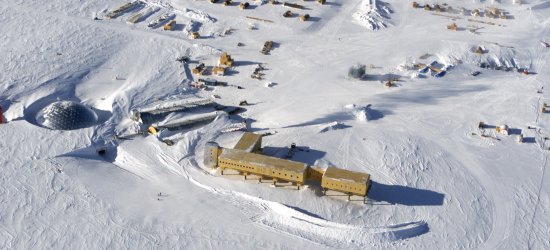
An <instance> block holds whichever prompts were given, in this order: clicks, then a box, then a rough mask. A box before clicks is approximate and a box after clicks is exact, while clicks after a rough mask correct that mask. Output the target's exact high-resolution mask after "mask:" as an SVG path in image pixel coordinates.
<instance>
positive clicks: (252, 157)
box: [220, 148, 307, 174]
mask: <svg viewBox="0 0 550 250" xmlns="http://www.w3.org/2000/svg"><path fill="white" fill-rule="evenodd" d="M223 159H228V160H232V161H237V162H240V163H243V164H248V165H253V166H257V167H264V168H265V167H267V168H276V169H281V170H285V171H290V172H296V173H301V174H303V173H304V171H305V170H306V168H307V165H306V164H305V163H301V162H295V161H290V160H285V159H280V158H275V157H271V156H266V155H261V154H254V153H248V152H245V151H242V150H237V149H228V148H224V149H223V152H222V153H221V154H220V160H223Z"/></svg>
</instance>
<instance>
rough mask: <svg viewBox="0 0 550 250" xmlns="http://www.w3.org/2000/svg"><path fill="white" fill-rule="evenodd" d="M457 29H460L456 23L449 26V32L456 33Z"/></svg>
mask: <svg viewBox="0 0 550 250" xmlns="http://www.w3.org/2000/svg"><path fill="white" fill-rule="evenodd" d="M457 28H458V26H457V25H456V23H451V24H449V25H447V29H448V30H452V31H456V29H457Z"/></svg>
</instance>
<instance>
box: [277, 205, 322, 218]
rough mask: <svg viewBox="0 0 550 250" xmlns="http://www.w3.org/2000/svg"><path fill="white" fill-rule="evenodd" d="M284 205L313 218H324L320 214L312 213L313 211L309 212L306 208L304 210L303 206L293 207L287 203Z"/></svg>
mask: <svg viewBox="0 0 550 250" xmlns="http://www.w3.org/2000/svg"><path fill="white" fill-rule="evenodd" d="M285 206H287V207H289V208H292V209H294V210H296V211H298V212H300V213H303V214H306V215H309V216H311V217H313V218H317V219H321V220H324V219H325V218H323V217H321V216H319V215H317V214H314V213H312V212H310V211H307V210H305V209H303V208H299V207H294V206H289V205H285Z"/></svg>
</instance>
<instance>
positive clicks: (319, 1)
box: [317, 0, 327, 5]
mask: <svg viewBox="0 0 550 250" xmlns="http://www.w3.org/2000/svg"><path fill="white" fill-rule="evenodd" d="M317 3H319V4H320V5H323V4H325V3H327V0H317Z"/></svg>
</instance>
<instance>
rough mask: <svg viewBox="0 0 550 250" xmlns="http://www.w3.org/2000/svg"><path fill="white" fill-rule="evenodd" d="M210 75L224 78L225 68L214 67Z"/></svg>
mask: <svg viewBox="0 0 550 250" xmlns="http://www.w3.org/2000/svg"><path fill="white" fill-rule="evenodd" d="M212 74H213V75H216V76H224V75H225V68H224V67H214V68H212Z"/></svg>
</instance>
